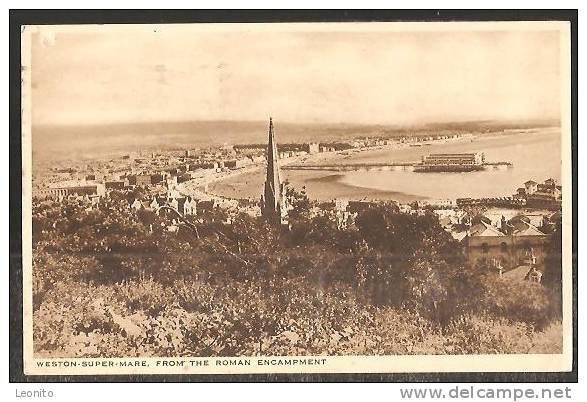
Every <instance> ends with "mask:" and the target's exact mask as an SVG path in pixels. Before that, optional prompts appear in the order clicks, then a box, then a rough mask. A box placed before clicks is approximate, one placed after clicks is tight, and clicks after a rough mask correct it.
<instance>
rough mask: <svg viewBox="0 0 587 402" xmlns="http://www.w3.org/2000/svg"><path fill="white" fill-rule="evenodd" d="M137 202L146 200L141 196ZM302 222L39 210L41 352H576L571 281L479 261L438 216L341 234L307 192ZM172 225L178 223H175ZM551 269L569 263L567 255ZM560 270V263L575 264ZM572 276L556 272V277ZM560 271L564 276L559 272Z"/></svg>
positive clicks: (385, 218)
mask: <svg viewBox="0 0 587 402" xmlns="http://www.w3.org/2000/svg"><path fill="white" fill-rule="evenodd" d="M132 196H135V195H132ZM290 196H291V197H293V199H294V200H295V201H294V204H295V205H294V209H295V210H296V211H297V212H296V213H295V214H293V216H292V217H291V218H292V219H291V227H290V228H289V229H283V228H279V227H275V226H272V225H269V224H268V223H267V222H265V221H264V220H262V219H258V218H252V217H250V216H248V215H244V214H241V215H238V216H236V217H235V218H234V219H233V223H232V224H231V225H226V224H223V223H222V222H223V220H224V219H225V217H224V216H223V215H222V214H220V213H216V212H214V213H211V214H210V215H207V216H206V217H205V218H204V219H203V222H201V223H199V225H200V227H199V229H200V230H199V233H200V236H199V237H196V236H194V234H193V233H192V232H189V231H185V232H183V231H180V232H178V233H169V232H167V231H166V230H165V225H166V222H167V221H168V218H166V217H165V216H163V215H161V216H157V215H153V214H151V215H149V214H147V213H136V212H134V211H132V210H131V209H130V207H129V197H130V196H129V195H128V194H118V195H117V196H115V197H110V198H109V199H105V200H103V201H102V202H101V204H100V205H99V206H98V207H95V208H88V207H87V205H84V204H83V203H82V202H75V201H66V202H65V203H64V204H56V203H52V202H41V203H36V204H35V205H34V207H33V309H34V312H33V314H34V324H33V325H34V328H33V329H34V347H35V351H36V353H40V354H48V355H52V356H88V357H90V356H112V357H114V356H139V355H140V356H181V355H190V356H219V355H224V356H233V355H237V356H245V355H257V354H263V355H283V354H323V353H329V354H341V355H344V354H368V355H378V354H381V355H383V354H419V353H435V354H461V353H527V352H528V351H529V350H532V351H537V353H542V351H552V350H558V349H559V348H560V344H561V342H560V337H561V335H560V334H561V332H560V331H559V326H557V325H558V324H556V320H557V319H558V317H560V316H559V315H557V314H556V313H555V311H554V310H555V309H553V302H552V300H554V299H553V297H552V294H553V292H555V289H556V287H554V286H550V285H549V287H547V288H544V287H542V286H540V285H537V284H533V283H525V282H524V283H510V282H507V281H504V280H502V279H500V278H499V277H498V276H497V275H496V274H494V273H491V272H489V270H487V269H486V267H483V266H477V267H468V266H466V265H465V264H464V259H463V256H462V254H461V253H460V250H459V247H458V245H457V244H456V243H454V241H453V240H452V238H451V237H450V235H448V234H447V233H446V232H445V231H444V230H443V229H442V227H441V226H440V225H439V223H438V219H437V218H436V217H435V216H433V215H432V214H425V215H423V216H418V215H408V214H401V213H399V212H398V210H397V208H395V207H394V206H393V205H375V206H372V207H370V208H367V209H366V210H364V211H362V212H360V213H358V215H357V216H356V219H355V225H354V226H351V227H348V228H341V227H340V226H339V225H338V224H337V222H336V217H335V216H334V215H333V214H329V213H325V214H323V215H319V216H312V215H311V214H310V209H311V207H312V205H311V203H309V201H307V197H305V195H304V194H303V193H299V194H298V193H292V194H290ZM166 219H167V221H166ZM556 247H557V245H556V244H555V245H553V251H552V253H551V255H553V257H552V259H551V260H550V261H551V262H550V263H549V264H550V267H552V268H556V266H557V265H556V264H557V263H556V261H555V259H554V256H555V254H554V253H555V251H556V250H555V248H556ZM559 267H560V266H559ZM556 272H557V271H556V270H554V269H553V270H552V271H551V272H549V273H548V274H545V277H548V278H554V279H552V280H551V279H548V280H547V282H548V283H549V284H551V283H556ZM549 275H550V276H549Z"/></svg>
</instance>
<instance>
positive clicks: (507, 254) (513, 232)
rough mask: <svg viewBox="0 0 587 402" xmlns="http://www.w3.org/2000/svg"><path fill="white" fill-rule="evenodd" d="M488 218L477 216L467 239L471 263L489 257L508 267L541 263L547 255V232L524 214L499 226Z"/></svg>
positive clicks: (501, 266) (468, 257) (467, 249)
mask: <svg viewBox="0 0 587 402" xmlns="http://www.w3.org/2000/svg"><path fill="white" fill-rule="evenodd" d="M488 221H489V220H488V219H483V218H481V219H477V218H476V222H475V223H474V225H473V226H472V227H471V229H470V230H469V233H468V235H467V237H466V239H464V240H463V241H464V243H465V245H466V255H467V259H468V260H469V262H470V263H471V264H473V265H474V264H476V263H478V262H479V261H481V260H485V261H489V262H492V263H494V264H495V265H496V266H499V267H500V269H503V270H504V271H508V270H510V269H513V268H516V267H518V266H520V265H529V266H537V267H542V266H543V264H544V258H545V257H546V245H547V243H548V240H549V237H548V235H546V234H544V233H543V232H541V231H540V230H539V229H538V228H537V227H536V226H534V225H532V224H531V223H530V219H529V218H528V217H525V216H523V215H520V216H516V217H514V218H512V219H510V220H509V221H507V222H503V223H502V229H501V230H499V229H497V228H496V227H494V226H493V225H491V223H490V221H489V222H488Z"/></svg>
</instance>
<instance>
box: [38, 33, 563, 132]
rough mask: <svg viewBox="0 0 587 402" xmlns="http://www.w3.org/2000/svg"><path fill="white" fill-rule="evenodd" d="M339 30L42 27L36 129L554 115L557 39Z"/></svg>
mask: <svg viewBox="0 0 587 402" xmlns="http://www.w3.org/2000/svg"><path fill="white" fill-rule="evenodd" d="M341 26H342V27H343V28H342V29H341V28H338V29H337V32H312V31H308V30H306V31H296V30H293V31H291V32H287V29H285V30H284V29H283V28H281V29H280V30H279V32H271V31H270V30H268V29H264V30H263V31H259V30H255V29H253V28H248V27H247V26H245V25H241V26H240V27H239V28H237V29H234V25H233V28H232V29H230V30H227V31H222V30H217V29H215V30H208V31H206V30H205V29H202V27H199V28H198V29H194V30H190V29H189V28H187V29H182V30H177V29H166V28H165V26H159V27H152V29H150V28H149V29H140V30H137V29H135V30H129V31H128V32H126V31H124V30H121V29H111V27H109V26H97V27H90V28H88V29H87V31H86V32H54V31H49V30H45V31H42V32H41V33H38V34H34V35H33V40H32V103H33V114H32V117H33V124H35V125H36V124H102V123H123V122H146V121H190V120H265V119H266V118H267V116H269V115H272V116H273V117H274V118H275V119H277V120H279V121H288V122H332V123H339V122H346V123H374V124H411V123H420V122H433V121H458V120H475V119H532V118H558V117H559V108H560V104H559V101H560V76H559V74H560V60H561V57H560V49H559V32H558V31H556V30H554V31H553V30H544V31H536V30H532V31H519V30H509V31H508V30H500V31H486V30H484V31H478V32H476V31H456V32H455V31H452V32H446V31H444V32H443V31H440V30H436V31H426V32H414V31H406V32H398V31H387V32H386V31H378V32H372V31H371V32H367V31H365V32H361V31H360V30H357V29H350V30H348V31H347V32H345V31H344V25H341V24H338V27H341ZM355 28H356V24H355Z"/></svg>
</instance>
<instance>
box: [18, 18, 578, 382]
mask: <svg viewBox="0 0 587 402" xmlns="http://www.w3.org/2000/svg"><path fill="white" fill-rule="evenodd" d="M21 41H22V47H21V60H22V61H21V64H22V65H21V74H22V104H23V108H22V150H23V151H22V157H23V167H22V169H23V199H22V202H23V204H22V209H23V218H22V219H23V239H22V247H23V298H24V303H23V309H24V313H23V320H24V321H23V341H24V352H23V353H24V366H25V373H27V374H43V375H46V374H49V375H51V374H58V375H78V374H91V375H100V374H248V373H354V372H358V373H361V372H364V373H373V372H377V373H392V372H396V373H398V372H399V373H403V372H405V373H409V372H503V371H508V372H512V371H513V372H555V371H557V372H558V371H570V370H571V369H572V367H571V363H572V354H573V350H572V349H573V331H572V329H573V328H572V322H573V311H572V274H573V272H572V270H573V266H572V253H571V237H572V221H573V216H572V206H571V201H572V188H571V187H572V179H571V169H572V162H571V121H570V116H571V112H570V111H571V106H570V104H571V90H570V87H571V78H570V77H571V72H570V65H571V50H570V49H571V40H570V24H569V23H568V22H560V21H534V22H525V21H509V22H352V23H351V22H342V23H232V24H221V23H194V24H158V25H155V24H134V25H133V24H128V25H127V24H104V25H28V26H23V27H22V29H21Z"/></svg>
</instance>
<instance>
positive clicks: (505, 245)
mask: <svg viewBox="0 0 587 402" xmlns="http://www.w3.org/2000/svg"><path fill="white" fill-rule="evenodd" d="M500 247H501V252H502V253H507V252H508V245H507V243H506V242H505V241H502V242H501V245H500Z"/></svg>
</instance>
